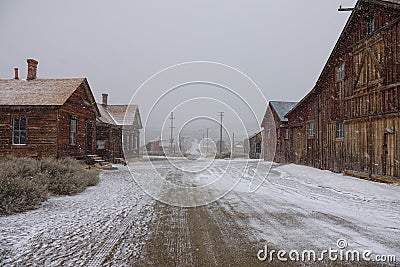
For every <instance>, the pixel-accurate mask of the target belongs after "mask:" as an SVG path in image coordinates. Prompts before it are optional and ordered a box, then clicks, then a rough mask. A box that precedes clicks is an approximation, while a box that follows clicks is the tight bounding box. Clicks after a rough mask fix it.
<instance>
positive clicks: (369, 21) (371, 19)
mask: <svg viewBox="0 0 400 267" xmlns="http://www.w3.org/2000/svg"><path fill="white" fill-rule="evenodd" d="M374 31H375V18H374V17H373V16H371V17H369V18H368V19H367V34H372V33H373V32H374Z"/></svg>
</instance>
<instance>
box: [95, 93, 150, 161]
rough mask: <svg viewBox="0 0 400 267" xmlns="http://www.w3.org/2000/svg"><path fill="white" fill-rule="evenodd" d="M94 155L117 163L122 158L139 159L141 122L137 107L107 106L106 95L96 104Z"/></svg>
mask: <svg viewBox="0 0 400 267" xmlns="http://www.w3.org/2000/svg"><path fill="white" fill-rule="evenodd" d="M97 107H98V109H99V110H100V114H101V117H99V118H97V123H96V124H97V135H96V138H97V140H96V154H97V155H99V156H101V157H103V158H104V159H106V160H110V161H112V162H117V161H119V160H121V159H123V158H132V157H139V155H140V129H142V122H141V119H140V114H139V108H138V106H137V105H109V104H108V94H103V95H102V103H101V104H97Z"/></svg>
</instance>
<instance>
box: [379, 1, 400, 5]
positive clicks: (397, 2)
mask: <svg viewBox="0 0 400 267" xmlns="http://www.w3.org/2000/svg"><path fill="white" fill-rule="evenodd" d="M381 1H383V2H390V3H394V4H399V5H400V0H381Z"/></svg>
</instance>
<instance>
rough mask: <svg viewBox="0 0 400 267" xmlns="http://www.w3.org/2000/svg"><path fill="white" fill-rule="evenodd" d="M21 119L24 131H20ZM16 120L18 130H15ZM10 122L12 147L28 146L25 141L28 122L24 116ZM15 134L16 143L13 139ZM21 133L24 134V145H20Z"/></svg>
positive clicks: (14, 118)
mask: <svg viewBox="0 0 400 267" xmlns="http://www.w3.org/2000/svg"><path fill="white" fill-rule="evenodd" d="M21 119H24V120H25V129H21ZM16 120H18V130H16V129H15V123H16ZM12 121H13V122H12V124H13V126H12V127H13V135H12V144H13V145H14V146H26V145H27V144H28V141H27V125H28V120H27V118H26V117H25V116H18V117H13V119H12ZM16 133H18V142H15V141H16V139H15V137H16V136H15V134H16ZM22 133H25V142H24V143H21V136H22V135H21V134H22Z"/></svg>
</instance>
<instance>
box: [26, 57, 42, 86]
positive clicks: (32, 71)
mask: <svg viewBox="0 0 400 267" xmlns="http://www.w3.org/2000/svg"><path fill="white" fill-rule="evenodd" d="M26 62H28V75H27V77H26V79H27V80H28V81H29V80H35V79H36V72H37V64H38V63H39V62H37V61H36V60H34V59H32V58H28V59H27V60H26Z"/></svg>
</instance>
